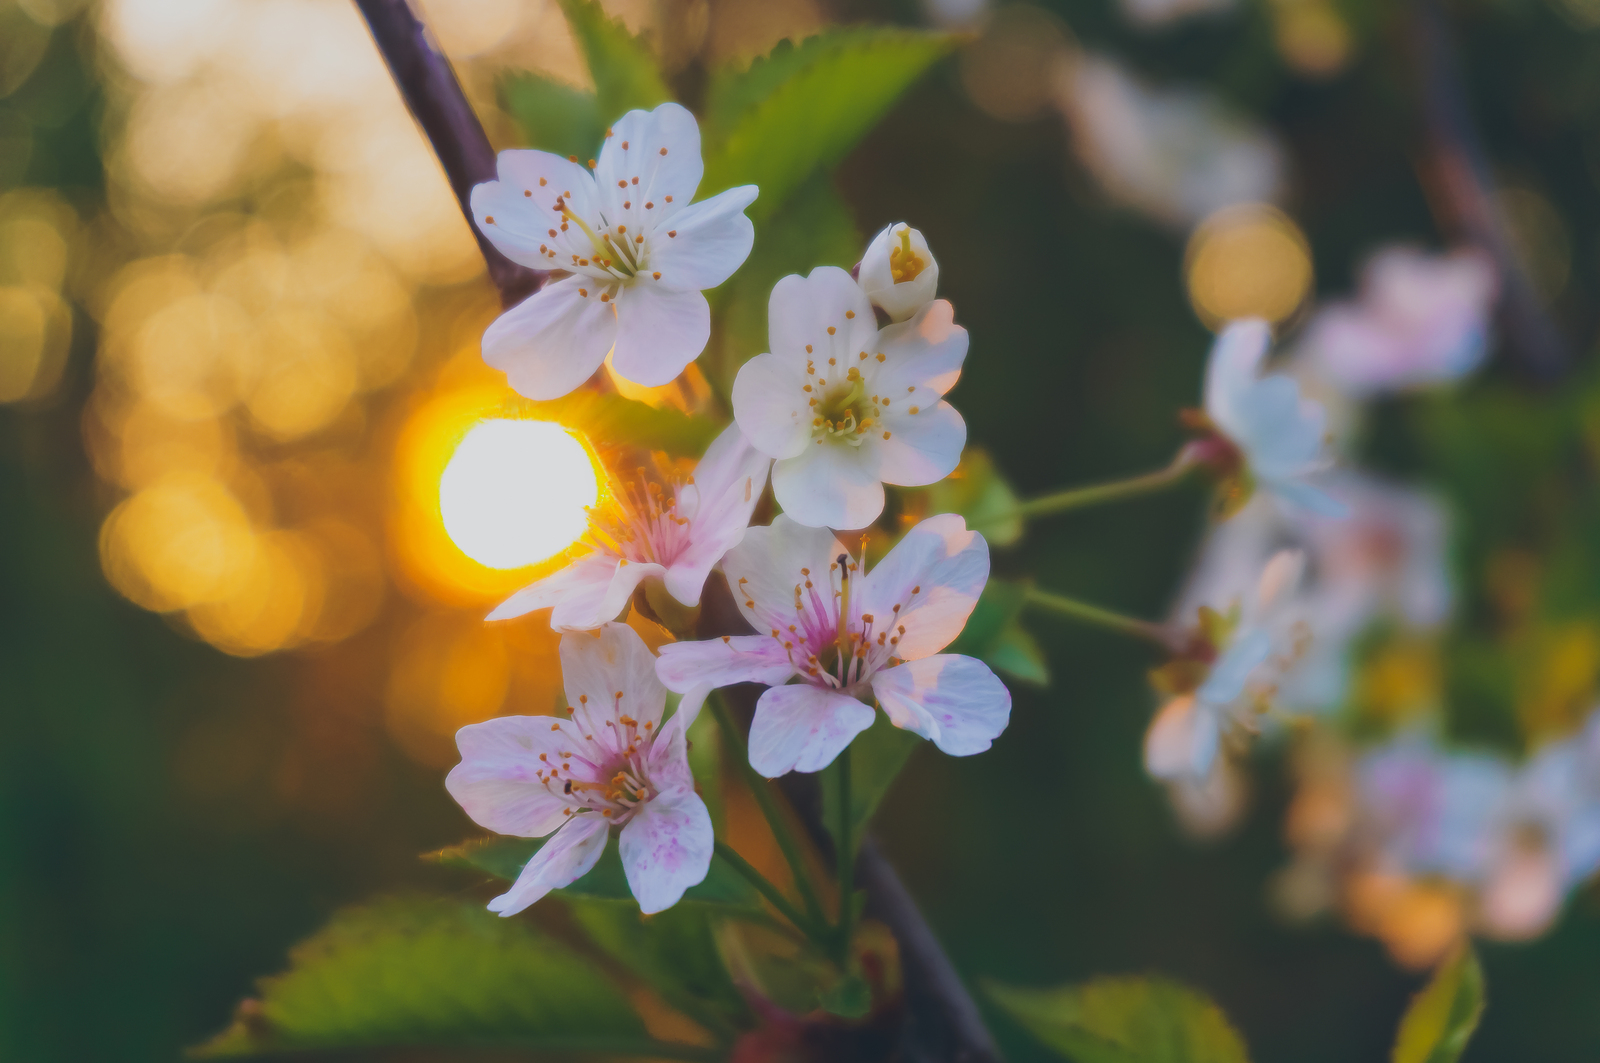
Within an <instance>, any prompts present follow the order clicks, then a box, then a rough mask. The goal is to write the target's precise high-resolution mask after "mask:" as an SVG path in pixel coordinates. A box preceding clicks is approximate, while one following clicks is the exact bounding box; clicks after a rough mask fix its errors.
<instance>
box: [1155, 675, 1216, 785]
mask: <svg viewBox="0 0 1600 1063" xmlns="http://www.w3.org/2000/svg"><path fill="white" fill-rule="evenodd" d="M1219 737H1220V735H1219V732H1218V728H1217V717H1216V714H1215V713H1214V712H1212V711H1211V709H1210V708H1208V707H1206V706H1204V705H1202V704H1200V703H1199V702H1198V701H1197V700H1196V699H1195V698H1193V697H1191V696H1188V695H1185V696H1184V697H1180V698H1173V699H1172V700H1171V701H1169V702H1167V703H1166V704H1165V705H1163V706H1162V707H1161V711H1160V712H1158V713H1156V718H1155V719H1154V720H1152V721H1150V729H1149V730H1148V731H1146V732H1145V736H1144V770H1145V771H1147V772H1149V773H1150V774H1151V775H1153V776H1155V777H1156V778H1157V779H1184V778H1187V779H1195V780H1199V779H1204V778H1205V777H1206V776H1207V774H1208V773H1209V772H1210V771H1211V764H1212V762H1213V761H1214V760H1215V759H1216V756H1217V742H1218V739H1219Z"/></svg>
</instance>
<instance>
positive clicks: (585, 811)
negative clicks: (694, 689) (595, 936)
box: [445, 624, 712, 916]
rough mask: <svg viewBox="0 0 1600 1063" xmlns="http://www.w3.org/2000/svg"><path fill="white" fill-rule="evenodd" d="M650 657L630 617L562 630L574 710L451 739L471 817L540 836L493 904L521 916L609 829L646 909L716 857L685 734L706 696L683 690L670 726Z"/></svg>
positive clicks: (473, 728) (455, 781)
mask: <svg viewBox="0 0 1600 1063" xmlns="http://www.w3.org/2000/svg"><path fill="white" fill-rule="evenodd" d="M655 663H656V662H655V658H654V657H653V656H651V654H650V651H649V650H648V649H647V648H646V647H645V644H644V640H642V639H641V638H640V637H639V636H638V634H637V633H635V632H634V630H633V629H632V628H630V627H628V626H627V625H625V624H606V625H605V626H604V627H602V628H601V629H600V630H599V631H598V632H596V633H595V634H592V635H591V634H587V633H582V634H567V635H563V636H562V638H561V673H562V677H563V679H564V681H565V685H566V690H567V712H568V717H569V718H567V719H558V718H555V717H550V716H504V717H501V718H499V719H494V720H488V721H485V722H484V723H475V724H469V725H468V726H466V727H463V728H462V729H461V731H460V732H459V733H458V734H457V736H456V741H457V743H458V744H459V745H460V747H461V763H460V764H458V765H457V766H456V767H455V768H453V769H452V770H451V772H450V775H449V776H448V777H447V778H446V779H445V788H446V789H448V790H449V791H450V796H451V797H454V798H455V799H456V800H457V801H458V802H460V804H461V807H462V808H463V809H465V810H466V813H467V815H469V816H471V817H472V819H473V820H474V822H476V823H478V824H480V825H482V826H484V827H487V828H488V829H490V830H492V831H494V832H496V833H498V834H512V835H516V836H518V837H523V838H542V837H544V836H545V835H547V834H550V833H551V832H554V837H552V838H551V839H550V840H549V841H548V842H546V843H545V844H544V846H543V847H542V848H540V850H539V851H538V852H537V853H535V854H534V856H533V859H531V860H529V861H528V863H527V866H525V867H524V868H523V869H522V873H521V874H520V875H518V876H517V880H516V882H515V883H513V884H512V886H511V889H510V890H508V891H507V892H505V893H503V894H501V895H500V896H499V897H496V898H495V899H494V900H492V901H490V902H489V910H490V911H492V912H499V913H500V914H501V915H503V916H509V915H515V914H517V913H518V912H520V911H522V910H523V909H525V908H527V907H528V906H529V905H531V904H533V903H534V902H535V901H537V900H539V899H540V898H541V897H543V896H544V895H545V894H546V893H549V892H550V891H551V890H553V889H560V888H561V887H562V886H567V885H570V884H571V883H573V882H575V881H577V880H578V879H579V878H581V877H582V876H583V875H585V874H586V873H588V871H589V870H590V869H591V868H593V867H594V865H595V863H596V861H598V860H599V859H600V855H601V853H602V852H604V850H605V847H606V839H607V837H608V836H609V835H610V828H611V827H612V826H614V825H620V826H621V827H622V835H621V838H620V839H619V844H620V847H621V854H622V866H623V870H624V871H625V872H626V873H627V876H628V887H629V889H631V890H632V891H633V895H634V897H635V898H636V899H637V900H638V901H639V908H640V910H641V911H643V912H645V913H646V914H649V913H652V912H659V911H661V910H662V909H664V908H670V907H672V905H674V904H676V903H678V898H680V897H682V896H683V891H684V890H686V889H688V888H689V887H690V886H693V885H695V884H697V883H699V882H700V881H702V880H703V879H704V878H705V877H706V872H707V871H708V870H709V869H710V866H711V850H712V830H711V816H710V814H709V813H708V812H707V811H706V806H705V803H704V802H703V801H701V799H700V796H699V795H698V794H696V793H695V791H694V777H693V775H691V774H690V771H689V760H688V747H687V742H688V739H687V737H686V732H687V730H688V728H689V725H690V724H691V723H693V722H694V718H695V716H696V715H697V714H698V713H699V710H700V703H701V700H702V699H698V698H685V699H684V700H683V702H682V703H681V704H680V705H679V706H678V711H677V712H676V713H674V714H673V716H672V719H670V720H668V721H667V722H666V723H665V724H662V722H661V714H662V711H663V709H664V708H665V707H666V698H667V692H666V691H665V690H664V689H663V688H662V686H661V683H660V682H659V681H658V680H657V679H656V672H655Z"/></svg>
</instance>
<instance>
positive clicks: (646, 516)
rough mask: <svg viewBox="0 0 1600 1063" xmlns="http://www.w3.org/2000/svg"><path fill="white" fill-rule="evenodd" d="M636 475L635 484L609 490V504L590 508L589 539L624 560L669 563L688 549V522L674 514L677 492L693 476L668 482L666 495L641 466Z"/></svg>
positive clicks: (604, 551) (689, 537)
mask: <svg viewBox="0 0 1600 1063" xmlns="http://www.w3.org/2000/svg"><path fill="white" fill-rule="evenodd" d="M637 475H638V483H637V484H632V483H629V484H624V485H623V489H622V490H621V491H619V492H613V495H612V498H613V502H614V504H613V505H610V506H607V507H605V508H604V509H603V510H602V509H595V510H591V511H590V520H589V540H590V542H591V544H592V545H593V546H594V547H595V549H597V550H600V551H602V552H603V553H607V554H610V555H611V556H613V557H619V558H622V559H623V560H624V561H639V562H648V563H654V564H658V565H671V564H672V563H673V562H674V561H676V560H677V559H678V556H679V555H680V554H682V553H683V552H684V551H685V550H687V549H688V548H689V542H690V539H691V535H690V526H689V525H690V521H689V518H688V517H682V516H679V515H678V495H679V494H680V493H681V492H682V490H683V488H684V487H685V486H688V485H690V484H693V483H694V477H693V476H690V477H689V478H688V480H687V481H684V482H679V481H676V480H673V481H670V489H671V494H670V495H669V494H668V491H667V490H666V489H663V488H662V486H661V485H660V484H659V483H657V482H655V481H654V480H652V479H650V478H649V477H648V475H647V473H646V471H645V470H644V469H643V468H641V469H638V470H637Z"/></svg>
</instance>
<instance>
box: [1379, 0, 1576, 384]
mask: <svg viewBox="0 0 1600 1063" xmlns="http://www.w3.org/2000/svg"><path fill="white" fill-rule="evenodd" d="M1409 29H1410V39H1411V50H1412V53H1413V59H1414V61H1415V66H1416V83H1417V91H1418V94H1419V96H1420V102H1421V107H1422V121H1423V128H1424V141H1425V148H1424V155H1423V158H1421V159H1420V160H1418V168H1419V169H1422V170H1424V173H1423V174H1422V177H1423V182H1422V183H1423V188H1424V190H1425V191H1426V192H1427V193H1428V194H1429V200H1430V206H1432V207H1433V210H1434V214H1435V216H1436V217H1437V218H1438V220H1439V221H1440V223H1441V226H1442V227H1444V228H1449V229H1455V230H1456V231H1457V232H1458V233H1459V234H1460V235H1461V236H1463V237H1465V238H1466V239H1467V240H1469V241H1470V242H1472V243H1474V244H1477V245H1478V246H1480V247H1482V248H1483V249H1484V250H1485V251H1487V252H1489V254H1490V255H1492V256H1493V257H1494V260H1495V265H1496V266H1497V267H1498V270H1499V273H1500V284H1501V298H1500V323H1501V326H1502V329H1503V332H1504V334H1505V337H1506V341H1507V343H1508V345H1509V346H1510V348H1511V351H1512V353H1513V354H1514V355H1515V356H1516V357H1517V358H1518V360H1520V361H1521V362H1522V363H1523V365H1524V366H1525V367H1526V368H1527V369H1528V370H1529V371H1530V372H1532V373H1533V374H1534V375H1535V376H1538V377H1540V378H1544V379H1549V378H1552V377H1554V376H1556V375H1557V374H1559V373H1560V372H1561V371H1562V370H1563V369H1565V367H1566V365H1567V362H1568V347H1567V341H1566V338H1565V337H1564V336H1562V334H1561V331H1560V329H1559V328H1557V327H1556V324H1555V322H1554V321H1553V320H1551V318H1550V315H1549V314H1548V313H1547V312H1546V311H1545V308H1544V305H1543V304H1542V303H1541V301H1540V299H1539V293H1538V291H1537V290H1536V289H1535V288H1534V286H1533V281H1532V280H1531V279H1530V278H1529V276H1528V271H1527V269H1526V268H1525V267H1524V266H1523V264H1522V261H1521V259H1520V258H1518V256H1517V252H1516V250H1515V248H1514V247H1513V245H1512V242H1511V235H1510V230H1509V228H1508V227H1507V225H1506V220H1505V217H1504V215H1503V214H1502V213H1501V211H1500V208H1499V205H1498V204H1497V203H1496V202H1495V199H1494V192H1493V184H1494V183H1493V178H1492V175H1491V173H1490V170H1489V159H1488V154H1487V153H1486V152H1485V151H1484V148H1483V140H1482V137H1480V136H1479V134H1478V127H1477V124H1476V123H1475V122H1474V121H1473V120H1472V111H1471V107H1470V106H1469V103H1468V100H1467V90H1466V85H1465V84H1464V82H1463V81H1462V76H1461V69H1460V65H1459V63H1458V62H1457V61H1456V57H1455V54H1454V51H1453V50H1452V47H1451V40H1450V27H1449V23H1448V20H1447V18H1446V16H1445V12H1444V9H1443V6H1442V5H1441V3H1440V0H1413V3H1412V5H1411V12H1410V25H1409Z"/></svg>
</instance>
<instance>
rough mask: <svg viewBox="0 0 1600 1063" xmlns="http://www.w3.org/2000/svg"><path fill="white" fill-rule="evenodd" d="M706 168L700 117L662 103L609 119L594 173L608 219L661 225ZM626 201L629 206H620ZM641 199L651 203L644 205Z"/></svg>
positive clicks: (685, 201)
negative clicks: (702, 149)
mask: <svg viewBox="0 0 1600 1063" xmlns="http://www.w3.org/2000/svg"><path fill="white" fill-rule="evenodd" d="M624 144H626V145H627V147H626V148H624V147H623V145H624ZM662 149H666V150H664V151H663V150H662ZM704 172H705V163H704V162H702V161H701V158H700V126H699V123H697V122H696V121H695V120H694V115H692V114H690V113H689V112H688V111H687V110H686V109H684V107H683V106H682V105H680V104H676V103H663V104H661V105H660V106H658V107H657V108H656V109H655V110H653V111H629V112H628V113H627V114H625V115H623V116H622V117H621V118H619V119H617V120H616V121H615V122H613V123H612V125H611V132H610V135H609V136H607V137H606V140H605V143H604V144H602V145H601V146H600V158H599V160H598V162H597V164H596V166H595V171H594V179H595V183H596V184H597V185H598V186H599V190H600V193H601V195H602V196H603V197H604V198H603V203H604V206H605V210H606V220H607V221H609V222H610V223H611V224H613V225H616V224H617V223H619V222H622V223H624V224H631V225H640V224H644V223H646V222H647V221H648V222H653V223H655V224H657V225H659V224H660V223H661V222H664V221H666V220H667V219H668V218H670V217H672V216H673V215H674V214H675V213H677V212H678V211H680V210H682V209H683V208H684V207H686V206H688V205H689V201H690V200H692V199H693V198H694V194H695V192H696V191H697V190H698V189H699V187H700V178H701V175H702V174H704ZM636 177H637V178H638V179H639V180H638V183H637V184H636V183H634V180H633V179H634V178H636ZM618 182H621V185H619V184H618ZM624 186H625V190H624ZM667 196H671V197H672V201H671V202H670V203H669V202H667V198H666V197H667ZM624 201H627V202H631V203H632V204H633V206H632V207H629V208H622V206H621V204H622V203H623V202H624ZM645 203H654V204H655V205H654V206H653V207H651V208H649V209H648V210H647V209H646V208H645V207H644V204H645Z"/></svg>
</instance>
